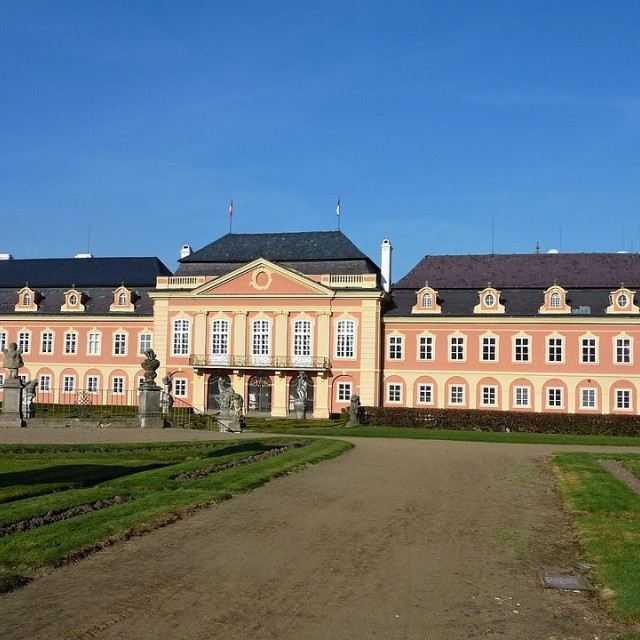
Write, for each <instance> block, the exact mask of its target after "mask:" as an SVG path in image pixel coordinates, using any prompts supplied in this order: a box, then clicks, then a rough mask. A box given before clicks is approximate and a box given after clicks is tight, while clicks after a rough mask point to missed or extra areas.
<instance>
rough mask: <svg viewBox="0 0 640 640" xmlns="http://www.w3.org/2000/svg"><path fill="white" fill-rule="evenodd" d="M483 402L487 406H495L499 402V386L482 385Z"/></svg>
mask: <svg viewBox="0 0 640 640" xmlns="http://www.w3.org/2000/svg"><path fill="white" fill-rule="evenodd" d="M482 404H483V405H484V406H485V407H495V406H496V405H497V404H498V388H497V387H495V386H493V385H491V386H483V387H482Z"/></svg>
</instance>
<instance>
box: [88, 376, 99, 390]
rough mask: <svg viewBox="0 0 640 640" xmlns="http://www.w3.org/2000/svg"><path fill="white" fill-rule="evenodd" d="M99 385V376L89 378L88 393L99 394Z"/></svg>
mask: <svg viewBox="0 0 640 640" xmlns="http://www.w3.org/2000/svg"><path fill="white" fill-rule="evenodd" d="M99 384H100V383H99V380H98V376H87V391H88V392H89V393H98V385H99Z"/></svg>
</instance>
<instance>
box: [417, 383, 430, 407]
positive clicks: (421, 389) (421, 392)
mask: <svg viewBox="0 0 640 640" xmlns="http://www.w3.org/2000/svg"><path fill="white" fill-rule="evenodd" d="M418 402H419V403H420V404H432V403H433V385H432V384H420V385H418Z"/></svg>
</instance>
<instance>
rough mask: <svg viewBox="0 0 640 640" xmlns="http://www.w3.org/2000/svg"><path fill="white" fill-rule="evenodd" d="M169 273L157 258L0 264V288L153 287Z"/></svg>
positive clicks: (58, 260) (70, 259) (86, 259)
mask: <svg viewBox="0 0 640 640" xmlns="http://www.w3.org/2000/svg"><path fill="white" fill-rule="evenodd" d="M170 275H171V271H170V269H168V268H167V267H166V266H165V265H164V264H163V263H162V262H161V261H160V260H159V259H158V258H38V259H34V260H0V287H17V288H18V289H21V288H22V287H24V286H25V285H26V284H27V283H29V286H30V287H33V288H38V287H65V288H67V289H70V288H71V286H72V285H75V286H76V287H119V286H120V285H121V284H122V283H123V282H124V284H125V286H127V287H138V286H146V287H155V286H156V277H157V276H170Z"/></svg>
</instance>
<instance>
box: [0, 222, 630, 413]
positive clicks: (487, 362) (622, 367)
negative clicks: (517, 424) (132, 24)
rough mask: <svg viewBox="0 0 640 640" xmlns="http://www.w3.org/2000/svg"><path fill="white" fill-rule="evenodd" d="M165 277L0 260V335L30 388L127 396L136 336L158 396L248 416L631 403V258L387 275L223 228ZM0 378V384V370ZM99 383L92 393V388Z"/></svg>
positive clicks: (122, 264)
mask: <svg viewBox="0 0 640 640" xmlns="http://www.w3.org/2000/svg"><path fill="white" fill-rule="evenodd" d="M181 256H182V257H181V259H180V263H179V267H178V269H177V271H176V272H175V273H172V272H171V271H170V270H169V269H168V268H167V267H166V266H165V265H164V264H162V262H161V261H160V260H158V259H157V258H154V257H147V258H94V257H90V256H86V255H82V256H79V257H77V258H70V259H37V260H13V259H10V257H9V256H5V258H7V259H3V260H0V348H2V349H4V348H6V346H7V345H8V344H9V343H11V342H16V343H17V344H18V346H19V348H21V349H22V350H23V352H24V355H23V358H24V361H25V367H24V368H23V369H21V374H22V375H23V376H24V378H25V379H33V380H37V381H38V395H37V398H36V402H37V401H38V400H40V401H42V402H52V401H53V402H73V401H75V399H76V398H77V397H79V395H80V394H81V395H82V398H83V401H91V395H92V394H98V393H99V392H102V393H103V394H104V393H106V394H107V396H108V398H109V402H113V403H117V402H124V401H125V400H124V399H125V398H133V397H134V395H135V393H136V390H137V388H138V386H139V384H140V380H141V379H142V377H143V371H142V368H141V366H140V363H141V361H142V359H143V354H144V352H145V351H146V350H148V349H149V348H153V349H154V351H155V352H156V354H157V358H158V359H159V360H160V362H161V363H162V365H161V369H160V371H159V373H160V376H161V377H162V376H164V375H165V374H166V373H168V372H171V373H172V374H173V381H172V382H173V395H174V396H175V398H176V399H180V400H181V401H182V402H184V403H186V404H189V405H192V406H193V407H195V408H197V409H200V410H204V411H208V410H215V409H216V408H217V404H216V403H217V397H218V394H219V384H220V381H221V380H225V381H226V382H228V383H230V384H231V385H232V387H233V388H234V389H235V391H236V392H238V393H240V394H241V395H242V396H243V397H244V399H245V410H246V412H247V413H248V414H251V413H256V414H261V415H265V414H266V415H272V416H286V415H289V414H291V413H292V412H293V401H294V398H295V397H296V393H295V392H296V389H295V385H296V384H297V383H296V377H297V376H298V375H299V373H300V372H304V373H305V375H306V377H307V380H308V381H309V382H308V390H307V394H306V395H307V415H308V416H310V417H318V418H320V417H322V418H324V417H327V416H329V415H331V414H336V413H339V412H340V411H341V410H342V409H345V408H347V407H348V406H349V402H350V398H351V396H352V395H353V394H357V395H359V396H360V400H361V403H362V404H363V405H387V406H398V407H427V408H428V407H449V408H455V407H460V408H478V409H498V410H516V411H553V412H569V413H620V414H634V415H635V414H637V413H638V390H639V385H640V379H639V377H638V375H637V373H636V359H637V358H638V357H639V356H637V355H636V353H635V349H636V342H637V341H636V337H637V333H638V322H639V320H640V308H639V307H638V305H637V304H636V301H635V289H637V288H638V287H639V286H640V256H638V255H636V254H630V253H620V254H604V253H593V254H562V253H548V254H541V253H538V252H536V253H532V254H521V255H477V256H469V255H464V256H456V255H449V256H446V255H443V256H425V257H424V258H423V259H422V260H421V261H420V262H419V263H418V264H417V265H416V266H415V267H414V268H413V269H412V270H411V271H410V272H409V273H408V274H407V275H405V276H404V277H402V278H401V279H400V280H399V281H398V282H396V283H394V284H392V283H391V264H392V249H391V244H390V242H389V241H388V240H385V241H384V242H383V243H382V247H381V256H380V267H379V266H378V265H377V264H376V263H375V262H374V261H373V260H372V259H371V258H369V257H368V256H366V255H365V254H363V253H362V252H361V251H360V250H359V249H358V248H357V247H356V246H355V244H354V243H353V242H352V241H351V240H350V239H349V238H347V237H346V236H345V235H344V234H343V233H341V232H340V231H324V232H298V233H261V234H236V233H229V234H227V235H224V236H222V237H221V238H219V239H218V240H215V241H214V242H212V243H210V244H208V245H206V246H205V247H203V248H201V249H199V250H197V251H195V252H192V251H191V249H190V248H189V247H186V246H185V247H183V250H182V253H181ZM0 382H1V381H0ZM102 397H104V396H102Z"/></svg>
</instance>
